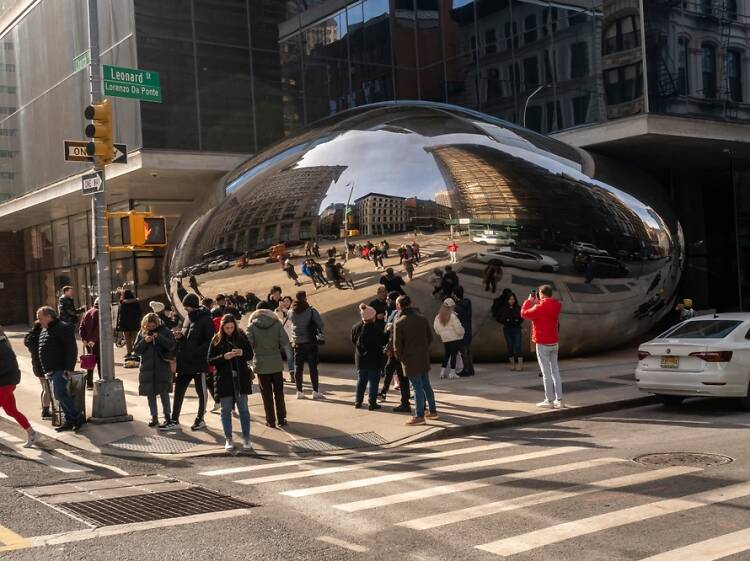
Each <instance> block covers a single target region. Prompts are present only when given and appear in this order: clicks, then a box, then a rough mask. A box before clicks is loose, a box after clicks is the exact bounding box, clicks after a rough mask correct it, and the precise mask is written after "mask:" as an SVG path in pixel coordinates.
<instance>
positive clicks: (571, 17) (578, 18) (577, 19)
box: [568, 12, 587, 27]
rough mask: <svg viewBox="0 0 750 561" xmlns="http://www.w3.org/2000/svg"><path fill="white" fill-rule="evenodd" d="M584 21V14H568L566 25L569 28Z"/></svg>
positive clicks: (585, 18)
mask: <svg viewBox="0 0 750 561" xmlns="http://www.w3.org/2000/svg"><path fill="white" fill-rule="evenodd" d="M586 20H587V17H586V14H585V13H583V12H568V25H569V26H570V27H573V26H574V25H580V24H582V23H586Z"/></svg>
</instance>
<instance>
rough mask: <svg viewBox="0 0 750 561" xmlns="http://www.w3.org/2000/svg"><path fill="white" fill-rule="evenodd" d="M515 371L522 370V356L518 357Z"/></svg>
mask: <svg viewBox="0 0 750 561" xmlns="http://www.w3.org/2000/svg"><path fill="white" fill-rule="evenodd" d="M516 370H518V371H519V372H520V371H521V370H523V357H522V356H519V357H518V362H517V363H516Z"/></svg>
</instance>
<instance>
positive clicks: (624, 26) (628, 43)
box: [604, 16, 641, 55]
mask: <svg viewBox="0 0 750 561" xmlns="http://www.w3.org/2000/svg"><path fill="white" fill-rule="evenodd" d="M640 39H641V35H640V20H639V18H638V16H625V17H624V18H620V19H618V20H617V21H615V22H613V23H611V24H610V25H609V27H607V29H606V30H605V31H604V54H605V55H608V54H610V53H619V52H620V51H627V50H629V49H634V48H636V47H637V46H638V45H639V43H640Z"/></svg>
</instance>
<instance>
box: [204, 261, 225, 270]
mask: <svg viewBox="0 0 750 561" xmlns="http://www.w3.org/2000/svg"><path fill="white" fill-rule="evenodd" d="M228 268H229V261H227V260H226V259H217V260H216V261H212V262H211V263H209V265H208V270H209V271H223V270H224V269H228Z"/></svg>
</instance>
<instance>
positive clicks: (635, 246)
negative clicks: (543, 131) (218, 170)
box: [168, 102, 684, 361]
mask: <svg viewBox="0 0 750 561" xmlns="http://www.w3.org/2000/svg"><path fill="white" fill-rule="evenodd" d="M659 192H660V189H659V187H658V185H656V184H654V182H653V180H652V179H651V178H649V177H647V176H645V175H643V174H641V173H640V172H637V171H635V170H631V169H627V168H624V167H622V166H621V164H619V163H617V162H614V161H611V160H607V159H605V158H603V157H601V156H598V155H595V154H591V153H588V152H586V151H584V150H580V149H577V148H573V147H570V146H567V145H565V144H562V143H560V142H558V141H555V140H552V139H550V138H546V137H544V136H541V135H538V134H536V133H533V132H530V131H528V130H525V129H522V128H519V127H516V126H514V125H511V124H508V123H506V122H504V121H501V120H498V119H495V118H493V117H490V116H487V115H484V114H480V113H476V112H473V111H470V110H466V109H463V108H459V107H455V106H450V105H442V104H435V103H423V102H398V103H396V104H394V103H385V104H375V105H369V106H363V107H360V108H358V109H355V110H352V111H348V112H345V113H340V114H337V115H335V116H334V117H331V118H329V119H326V120H323V121H320V122H318V123H316V124H315V125H314V126H312V127H310V128H309V129H307V130H306V131H304V132H303V133H301V134H299V135H297V136H294V137H290V138H288V139H286V140H284V141H283V142H281V143H279V144H277V145H275V146H273V147H271V148H269V149H267V150H266V151H264V152H263V153H261V154H259V155H258V156H256V157H254V158H252V159H250V160H249V161H247V162H246V163H245V164H243V165H242V166H240V167H239V168H238V169H236V170H235V171H234V172H232V173H230V174H229V175H228V176H227V177H226V178H225V180H223V181H222V182H221V184H220V185H217V187H216V190H215V192H213V193H207V194H206V198H205V200H204V201H203V202H202V203H201V204H198V205H196V207H195V208H194V209H193V210H192V211H191V212H190V213H189V214H188V215H186V216H184V217H183V220H182V223H181V224H180V226H179V227H178V229H177V231H176V232H175V235H174V236H173V240H174V242H173V245H172V247H171V248H170V252H169V264H168V267H169V273H170V274H169V278H170V286H169V291H170V293H171V294H172V298H173V299H174V300H176V299H177V291H178V288H179V287H180V286H181V288H179V290H180V292H181V293H183V294H184V292H183V291H187V292H193V291H194V290H195V289H196V288H197V290H198V291H199V292H200V293H201V294H203V295H204V296H210V297H215V295H216V294H218V293H224V294H233V293H234V292H237V293H238V294H240V295H243V296H244V295H245V294H247V293H249V292H252V293H254V294H255V295H257V296H258V297H259V298H261V299H264V298H266V296H267V294H268V291H269V289H270V288H271V287H272V286H274V285H278V286H280V287H281V288H282V289H283V292H284V294H289V295H292V296H293V295H294V293H295V292H296V290H300V289H303V290H306V291H307V294H308V299H309V301H310V303H311V305H312V306H313V307H315V308H317V309H318V310H319V311H320V312H321V313H322V314H323V318H324V321H325V322H326V340H327V342H326V344H325V345H324V346H323V347H321V353H322V355H323V358H324V359H329V360H330V359H348V358H350V357H351V355H352V344H351V341H350V328H351V326H352V325H353V324H354V323H355V322H356V321H357V320H358V317H359V316H358V311H357V305H358V304H359V303H360V302H370V301H371V300H372V299H374V298H375V294H376V290H377V287H378V286H379V283H380V279H381V276H382V275H383V274H384V272H383V271H382V270H377V269H376V264H375V263H374V262H373V261H371V260H368V259H364V258H362V257H361V247H360V246H364V245H366V244H367V243H368V241H369V242H371V243H372V244H374V245H376V246H378V245H379V244H380V243H381V242H382V241H383V240H386V241H387V242H388V243H389V246H390V250H389V252H388V257H387V258H385V259H384V266H385V267H392V268H393V269H394V270H395V273H396V274H397V275H401V276H402V277H404V279H405V281H406V285H405V288H404V289H405V291H406V292H407V293H408V294H409V295H410V296H411V297H412V299H413V301H414V302H415V304H416V306H418V307H419V308H420V309H421V310H422V312H423V313H424V314H426V315H427V316H428V318H429V319H430V320H432V318H433V317H434V315H435V314H436V313H437V309H438V306H439V301H438V300H437V299H436V298H435V297H433V295H432V293H433V284H432V280H433V279H432V278H431V277H432V275H433V271H434V270H435V269H437V268H444V267H445V266H446V265H448V264H449V253H448V250H447V246H448V245H449V243H451V237H452V238H453V241H455V242H456V243H457V245H458V262H457V263H456V264H455V265H453V267H454V270H456V271H457V273H458V276H459V279H460V282H461V285H462V286H463V287H464V289H465V291H466V296H467V297H469V298H470V299H471V300H472V303H473V327H474V340H473V349H474V356H475V359H479V360H485V361H493V360H499V359H501V358H503V357H504V353H505V341H504V339H503V336H502V328H501V326H500V324H499V323H497V322H496V321H495V320H494V319H493V318H492V317H491V313H490V310H491V306H492V302H493V299H494V298H497V297H498V296H499V295H500V293H501V291H502V290H503V289H506V288H508V289H510V290H512V291H513V292H515V294H517V295H518V297H519V298H520V299H523V298H525V297H526V296H527V295H528V293H529V291H530V289H531V288H533V287H537V286H539V285H541V284H544V283H549V284H551V285H552V286H553V287H554V290H555V297H556V298H558V299H559V300H561V301H562V303H563V314H562V316H561V326H560V336H561V340H560V345H561V352H562V353H563V354H575V353H585V352H592V351H597V350H602V349H605V348H608V347H613V346H616V345H618V344H621V343H623V342H625V341H627V340H629V339H631V338H633V337H635V336H637V335H638V334H641V333H643V332H645V331H646V330H648V329H649V328H650V327H651V326H652V325H653V324H654V323H655V322H656V321H658V320H659V319H660V318H661V317H662V316H663V315H664V314H666V313H668V311H669V310H670V309H671V307H672V304H673V300H674V296H675V290H676V287H677V284H678V282H679V279H680V275H681V272H682V265H683V259H684V258H683V255H684V251H683V239H682V232H681V229H680V225H679V224H678V222H677V221H676V219H675V218H674V217H673V215H672V213H671V212H670V210H669V209H668V208H667V207H666V206H665V205H664V203H663V202H661V201H660V200H659V199H658V198H657V195H658V193H659ZM344 225H346V226H344ZM342 236H343V237H342ZM344 237H345V238H346V239H344ZM312 239H316V240H317V241H318V243H319V246H320V248H319V254H320V257H314V260H315V261H316V262H317V263H319V264H320V265H321V269H322V272H323V276H324V277H326V276H328V277H329V280H332V281H335V283H333V282H332V284H331V285H330V286H322V287H320V288H318V289H316V288H315V287H314V285H313V282H312V280H311V279H310V278H309V277H307V276H305V275H303V274H302V271H301V268H302V264H303V263H304V261H305V259H306V257H305V254H306V247H305V241H306V240H312ZM280 242H286V244H285V246H286V247H278V246H276V247H273V246H275V245H276V244H279V243H280ZM347 242H348V243H349V244H350V246H349V247H350V248H351V250H350V256H349V258H348V260H346V261H345V254H346V247H347ZM414 242H416V243H417V244H418V246H419V253H420V254H421V260H420V261H419V263H416V266H415V267H414V270H413V278H412V279H409V278H408V274H407V269H408V268H409V267H408V265H407V264H405V263H403V262H402V260H401V259H399V255H398V254H399V251H398V248H399V246H401V245H405V244H409V245H411V244H413V243H414ZM334 250H335V262H336V263H337V264H342V265H343V270H342V269H341V268H340V267H339V270H338V272H336V271H335V270H334V267H331V266H330V265H329V266H327V262H328V261H329V259H328V256H329V253H330V254H334ZM279 254H282V255H284V254H286V255H287V256H288V257H289V263H290V264H291V265H293V267H294V271H295V274H296V275H297V276H298V277H299V279H298V282H300V283H301V284H302V287H300V288H297V287H296V286H295V283H294V281H293V279H292V278H291V277H290V275H289V274H288V272H287V271H285V269H284V258H283V257H282V258H281V259H279ZM209 263H213V264H211V265H210V266H208V265H209ZM488 265H495V266H496V272H497V273H496V279H497V288H496V292H494V293H493V292H492V291H491V287H490V290H486V288H485V284H484V275H485V271H486V268H487V266H488ZM207 266H208V267H207ZM287 267H288V265H287ZM206 268H210V269H218V270H210V271H205V269H206ZM191 277H194V279H193V282H191V280H190V279H191ZM347 281H351V282H347ZM191 285H192V287H191ZM336 285H338V286H336ZM352 286H353V288H352ZM179 308H180V306H178V309H179ZM243 323H244V320H243ZM529 330H530V325H529V324H528V322H525V323H524V350H525V351H529V336H528V333H529ZM440 353H441V345H440V344H439V342H436V343H435V344H434V354H435V355H436V356H438V355H439V354H440Z"/></svg>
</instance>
